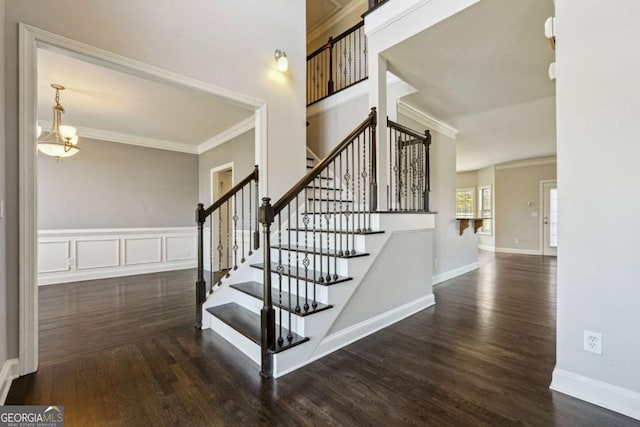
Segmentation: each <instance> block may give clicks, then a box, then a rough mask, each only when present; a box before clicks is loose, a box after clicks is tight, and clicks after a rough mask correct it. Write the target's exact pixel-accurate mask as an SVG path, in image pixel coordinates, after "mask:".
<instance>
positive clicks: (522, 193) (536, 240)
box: [494, 164, 556, 250]
mask: <svg viewBox="0 0 640 427" xmlns="http://www.w3.org/2000/svg"><path fill="white" fill-rule="evenodd" d="M546 179H556V165H555V164H552V165H539V166H528V167H518V168H509V169H501V168H500V167H497V168H496V188H497V191H496V192H495V193H494V194H495V211H494V212H495V214H494V218H495V224H496V229H497V230H498V232H497V233H496V234H495V239H496V247H497V248H511V249H530V250H537V249H539V244H540V217H539V216H538V215H540V213H539V210H540V181H541V180H546ZM529 203H531V205H529ZM532 214H534V215H535V216H534V215H532ZM516 239H517V241H518V243H516Z"/></svg>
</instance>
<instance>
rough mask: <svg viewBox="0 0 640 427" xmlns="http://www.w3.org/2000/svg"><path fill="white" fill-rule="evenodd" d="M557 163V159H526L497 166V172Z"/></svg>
mask: <svg viewBox="0 0 640 427" xmlns="http://www.w3.org/2000/svg"><path fill="white" fill-rule="evenodd" d="M556 163H557V159H556V157H555V156H554V157H541V158H537V159H525V160H516V161H514V162H509V163H504V164H501V165H496V170H501V169H516V168H526V167H530V166H543V165H555V164H556Z"/></svg>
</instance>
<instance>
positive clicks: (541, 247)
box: [538, 179, 558, 256]
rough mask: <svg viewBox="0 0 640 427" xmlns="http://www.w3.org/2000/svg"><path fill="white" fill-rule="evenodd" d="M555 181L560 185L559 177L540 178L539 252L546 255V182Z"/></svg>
mask: <svg viewBox="0 0 640 427" xmlns="http://www.w3.org/2000/svg"><path fill="white" fill-rule="evenodd" d="M550 183H555V184H556V187H557V186H558V179H541V180H540V198H539V202H538V253H539V254H540V255H541V256H544V184H550Z"/></svg>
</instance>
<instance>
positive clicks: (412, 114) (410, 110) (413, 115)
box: [398, 100, 458, 139]
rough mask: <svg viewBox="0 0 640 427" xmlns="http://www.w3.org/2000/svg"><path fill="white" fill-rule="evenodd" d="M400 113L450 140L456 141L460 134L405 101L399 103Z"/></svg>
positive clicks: (448, 125) (453, 128)
mask: <svg viewBox="0 0 640 427" xmlns="http://www.w3.org/2000/svg"><path fill="white" fill-rule="evenodd" d="M398 113H400V114H402V115H403V116H406V117H408V118H410V119H411V120H414V121H416V122H418V123H420V124H422V125H424V126H426V127H427V128H429V129H430V130H433V131H435V132H439V133H441V134H443V135H445V136H448V137H449V138H452V139H456V135H457V134H458V129H456V128H455V127H453V126H451V125H450V124H448V123H446V122H443V121H441V120H438V119H436V118H435V117H433V116H431V115H429V114H427V113H425V112H424V111H421V110H419V109H418V108H417V107H414V106H413V105H411V104H408V103H407V102H405V101H402V100H399V101H398Z"/></svg>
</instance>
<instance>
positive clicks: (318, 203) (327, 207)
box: [306, 193, 355, 212]
mask: <svg viewBox="0 0 640 427" xmlns="http://www.w3.org/2000/svg"><path fill="white" fill-rule="evenodd" d="M326 199H327V196H326V195H322V197H320V200H315V199H314V200H306V207H307V212H327V211H328V212H341V211H345V210H353V209H354V206H355V204H354V203H353V201H351V200H347V199H346V198H344V197H342V199H341V198H340V194H337V195H336V198H335V199H334V197H333V193H331V194H330V195H329V199H330V200H329V201H328V202H327V200H326Z"/></svg>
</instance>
